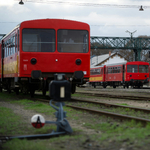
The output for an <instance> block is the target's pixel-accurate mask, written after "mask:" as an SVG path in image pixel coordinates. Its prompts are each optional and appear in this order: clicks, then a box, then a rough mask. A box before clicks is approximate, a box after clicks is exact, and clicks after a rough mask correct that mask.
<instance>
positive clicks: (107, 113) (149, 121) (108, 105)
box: [34, 98, 150, 125]
mask: <svg viewBox="0 0 150 150" xmlns="http://www.w3.org/2000/svg"><path fill="white" fill-rule="evenodd" d="M34 100H36V101H41V102H46V103H49V101H48V100H44V99H34ZM69 102H85V103H93V104H97V105H104V106H106V107H121V108H129V109H131V110H132V109H134V110H135V111H142V112H144V113H150V109H145V108H138V107H131V106H123V105H116V104H111V103H104V102H99V101H90V100H81V99H74V98H72V99H71V101H69ZM65 106H67V107H71V108H74V109H78V110H82V111H83V110H84V111H88V112H90V113H97V114H100V115H106V116H109V117H112V118H119V119H120V120H135V121H136V122H141V123H142V124H143V125H146V124H147V123H150V119H145V118H140V117H134V116H129V115H122V114H118V113H112V112H108V111H101V110H94V109H89V108H85V107H79V106H75V105H70V104H66V105H65Z"/></svg>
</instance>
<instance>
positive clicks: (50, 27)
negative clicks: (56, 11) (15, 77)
mask: <svg viewBox="0 0 150 150" xmlns="http://www.w3.org/2000/svg"><path fill="white" fill-rule="evenodd" d="M18 65H19V66H18V68H19V70H18V73H19V80H20V81H19V82H20V83H21V84H23V83H26V84H27V85H23V86H22V87H29V90H30V93H34V91H35V90H38V89H42V91H43V94H45V93H46V91H47V90H48V85H49V82H50V81H51V80H53V79H54V74H56V73H57V74H59V73H63V74H65V75H66V79H67V80H69V81H70V82H71V90H72V93H74V92H75V87H76V85H77V84H83V83H85V82H86V81H88V79H89V76H90V28H89V25H88V24H86V23H82V22H77V21H70V20H61V19H42V20H32V21H25V22H23V23H21V25H20V53H19V56H18Z"/></svg>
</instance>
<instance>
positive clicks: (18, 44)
mask: <svg viewBox="0 0 150 150" xmlns="http://www.w3.org/2000/svg"><path fill="white" fill-rule="evenodd" d="M19 36H20V35H19V30H18V51H19V46H20V44H19Z"/></svg>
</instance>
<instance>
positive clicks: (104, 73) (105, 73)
mask: <svg viewBox="0 0 150 150" xmlns="http://www.w3.org/2000/svg"><path fill="white" fill-rule="evenodd" d="M106 75H107V71H106V65H104V67H103V82H105V81H106Z"/></svg>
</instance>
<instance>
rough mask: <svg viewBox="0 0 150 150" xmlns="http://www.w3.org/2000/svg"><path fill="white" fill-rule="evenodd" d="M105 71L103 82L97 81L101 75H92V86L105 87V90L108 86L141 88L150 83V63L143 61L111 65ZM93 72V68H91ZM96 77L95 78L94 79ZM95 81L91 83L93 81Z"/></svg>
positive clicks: (106, 66) (104, 68) (105, 67)
mask: <svg viewBox="0 0 150 150" xmlns="http://www.w3.org/2000/svg"><path fill="white" fill-rule="evenodd" d="M101 69H103V70H104V72H105V73H104V74H103V78H102V80H101V81H100V80H99V81H98V80H95V79H96V78H98V77H100V75H98V74H97V75H95V76H93V75H92V74H91V77H90V84H92V85H93V86H94V87H96V85H103V87H104V88H105V87H106V86H108V85H109V86H113V88H116V86H121V85H122V86H123V87H124V88H125V87H127V88H128V87H129V86H138V87H139V88H140V87H141V86H143V84H145V83H148V82H149V63H147V62H142V61H135V62H127V63H121V64H111V65H105V66H103V68H101ZM91 70H93V68H91ZM93 77H94V78H93ZM92 78H93V80H92V81H91V79H92Z"/></svg>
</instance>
